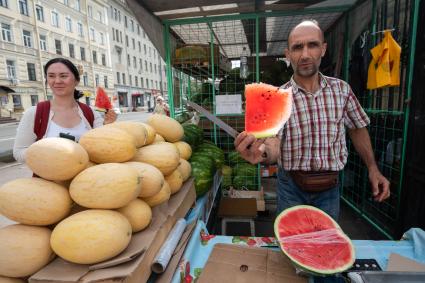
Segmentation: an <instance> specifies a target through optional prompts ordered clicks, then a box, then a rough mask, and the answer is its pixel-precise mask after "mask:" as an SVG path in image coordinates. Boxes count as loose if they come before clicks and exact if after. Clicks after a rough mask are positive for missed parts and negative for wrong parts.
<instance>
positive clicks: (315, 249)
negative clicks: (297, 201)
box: [274, 205, 354, 274]
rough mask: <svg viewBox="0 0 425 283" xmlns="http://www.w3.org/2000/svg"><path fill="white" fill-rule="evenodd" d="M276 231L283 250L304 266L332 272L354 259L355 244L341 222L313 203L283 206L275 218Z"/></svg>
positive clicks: (336, 271) (341, 269)
mask: <svg viewBox="0 0 425 283" xmlns="http://www.w3.org/2000/svg"><path fill="white" fill-rule="evenodd" d="M274 228H275V234H276V238H277V239H278V240H279V243H280V247H281V249H282V251H283V252H284V253H285V254H286V255H287V256H288V257H289V258H290V259H291V260H292V261H293V262H294V263H295V264H296V265H297V266H300V267H301V268H302V269H305V270H308V271H311V272H313V273H318V274H333V273H338V272H342V271H344V270H346V269H348V268H349V267H350V266H351V265H352V264H353V262H354V248H353V245H352V243H351V241H350V239H349V238H348V237H347V236H346V235H345V234H344V233H343V232H342V230H341V229H340V227H339V226H338V224H337V223H336V222H335V221H334V220H333V219H332V218H331V217H330V216H328V215H327V214H326V213H324V212H323V211H321V210H319V209H317V208H315V207H311V206H305V205H300V206H295V207H292V208H289V209H287V210H284V211H283V212H282V213H281V214H280V215H279V216H278V217H277V218H276V221H275V225H274Z"/></svg>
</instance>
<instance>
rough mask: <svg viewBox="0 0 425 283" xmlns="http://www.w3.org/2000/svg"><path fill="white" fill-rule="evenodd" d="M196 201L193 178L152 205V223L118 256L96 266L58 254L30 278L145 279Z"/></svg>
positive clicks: (41, 282)
mask: <svg viewBox="0 0 425 283" xmlns="http://www.w3.org/2000/svg"><path fill="white" fill-rule="evenodd" d="M195 200H196V192H195V187H194V182H193V178H190V179H189V180H188V181H186V182H185V183H184V184H183V187H182V188H181V190H180V191H179V192H178V193H176V194H175V195H173V196H172V197H171V198H170V200H169V201H168V202H167V203H163V204H161V205H159V206H156V207H154V208H153V217H152V222H151V224H150V225H149V227H148V228H146V229H145V230H143V231H141V232H138V233H135V234H133V236H132V239H131V241H130V244H129V246H128V247H127V249H125V250H124V251H123V252H122V253H121V254H119V255H118V256H116V257H114V258H112V259H110V260H108V261H105V262H101V263H98V264H95V265H82V264H74V263H70V262H67V261H65V260H63V259H61V258H59V257H57V258H56V259H55V260H53V261H52V262H51V263H50V264H48V265H47V266H45V267H44V268H42V269H41V270H40V271H38V272H37V273H35V274H34V275H33V276H31V277H30V278H29V282H31V283H47V282H49V283H51V282H69V283H71V282H81V283H82V282H114V283H117V282H146V281H147V280H148V278H149V276H150V274H151V263H152V261H153V259H154V257H155V255H156V253H157V252H158V251H159V249H160V248H161V246H162V244H163V243H164V241H165V239H166V238H167V236H168V233H169V232H170V231H171V229H172V227H173V226H174V224H175V223H176V221H177V219H179V218H182V217H184V216H185V215H186V213H187V212H188V211H189V209H190V208H191V207H192V205H193V203H194V202H195Z"/></svg>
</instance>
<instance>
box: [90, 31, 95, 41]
mask: <svg viewBox="0 0 425 283" xmlns="http://www.w3.org/2000/svg"><path fill="white" fill-rule="evenodd" d="M90 40H91V41H95V40H96V39H95V31H94V28H90Z"/></svg>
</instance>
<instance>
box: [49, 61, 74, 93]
mask: <svg viewBox="0 0 425 283" xmlns="http://www.w3.org/2000/svg"><path fill="white" fill-rule="evenodd" d="M47 84H48V85H49V87H50V89H51V90H52V92H53V94H54V95H58V96H67V95H70V96H72V97H73V96H74V89H75V87H76V86H77V85H78V81H77V80H76V79H75V76H74V74H73V73H72V72H71V71H70V70H69V69H68V67H67V66H65V65H64V64H62V63H53V64H52V65H50V66H49V68H48V69H47Z"/></svg>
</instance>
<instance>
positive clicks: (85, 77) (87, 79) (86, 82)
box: [83, 72, 89, 86]
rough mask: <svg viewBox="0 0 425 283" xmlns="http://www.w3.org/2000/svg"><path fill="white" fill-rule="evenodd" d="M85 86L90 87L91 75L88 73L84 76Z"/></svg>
mask: <svg viewBox="0 0 425 283" xmlns="http://www.w3.org/2000/svg"><path fill="white" fill-rule="evenodd" d="M83 85H84V86H88V85H89V75H88V74H87V72H86V73H84V74H83Z"/></svg>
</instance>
